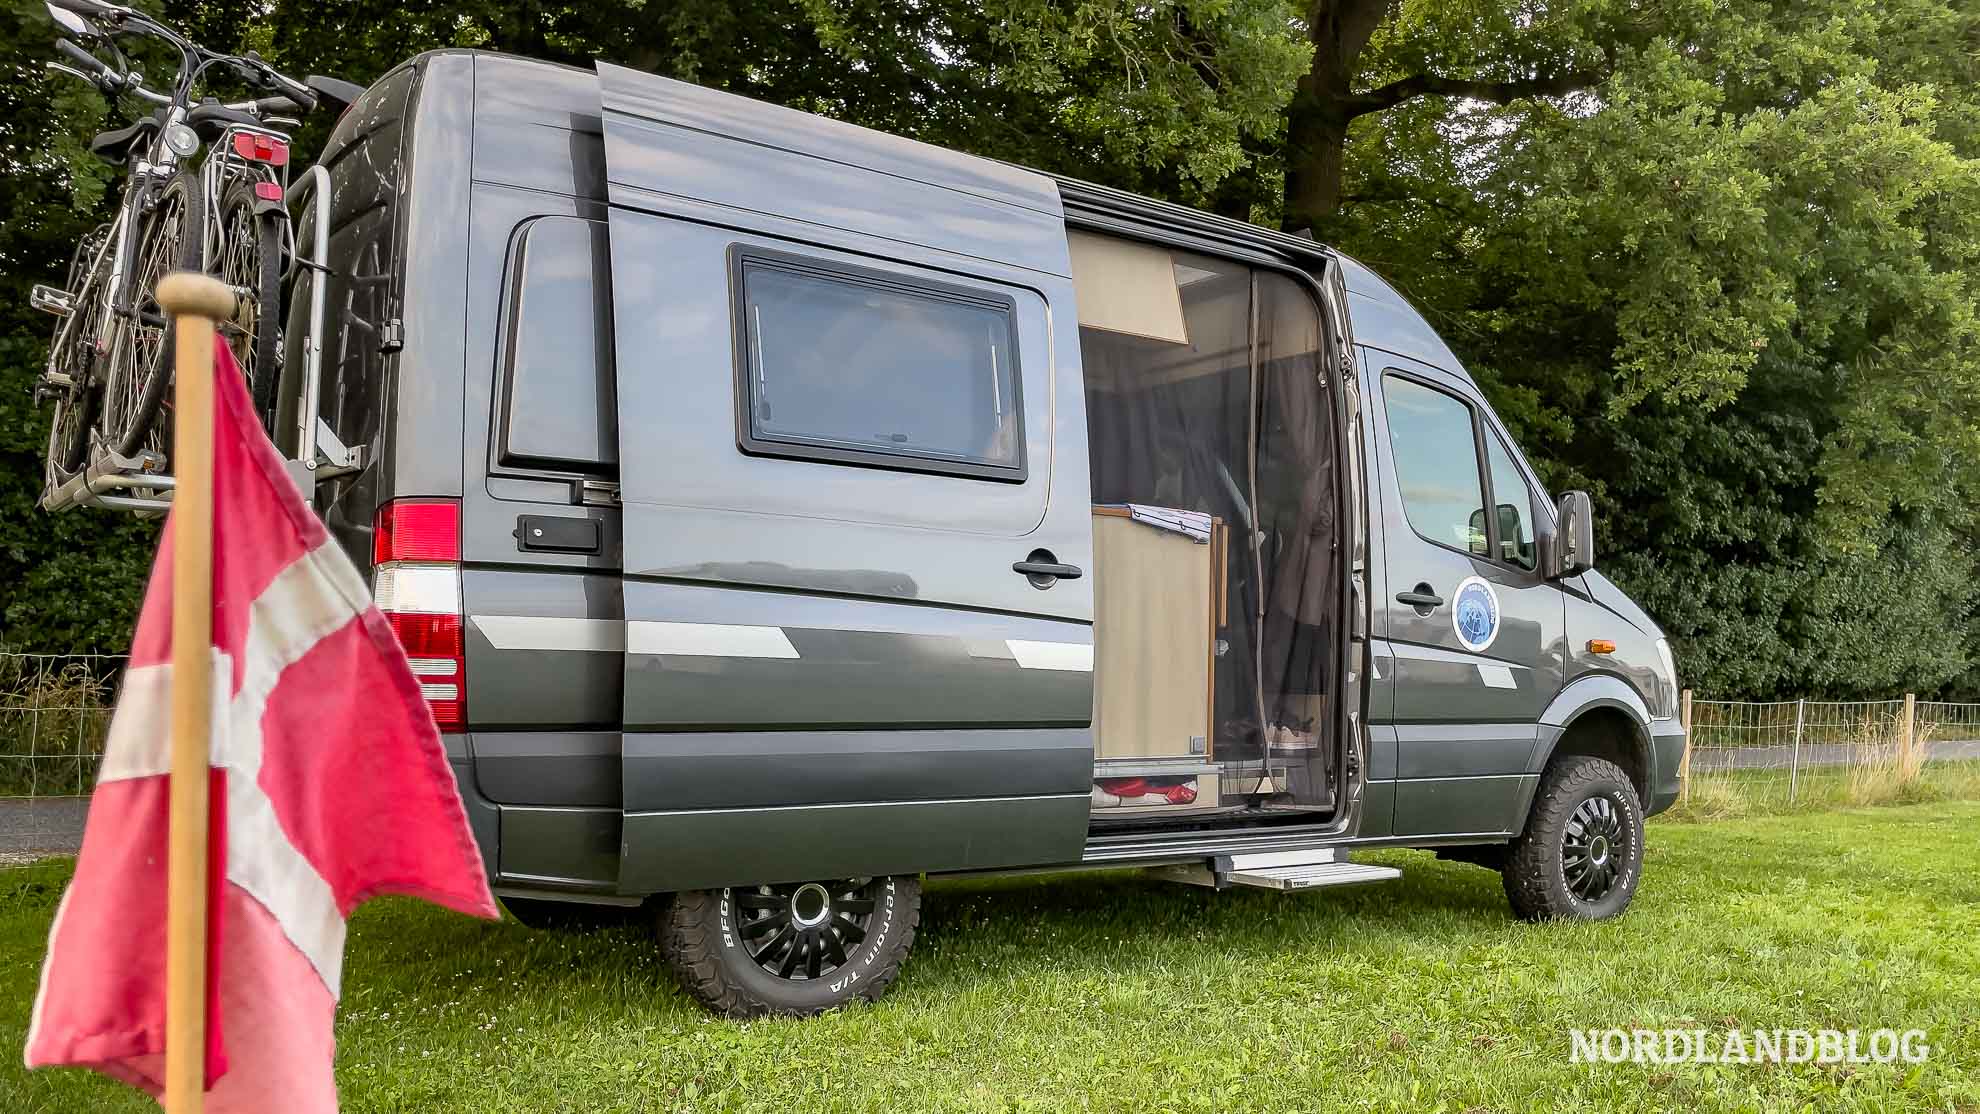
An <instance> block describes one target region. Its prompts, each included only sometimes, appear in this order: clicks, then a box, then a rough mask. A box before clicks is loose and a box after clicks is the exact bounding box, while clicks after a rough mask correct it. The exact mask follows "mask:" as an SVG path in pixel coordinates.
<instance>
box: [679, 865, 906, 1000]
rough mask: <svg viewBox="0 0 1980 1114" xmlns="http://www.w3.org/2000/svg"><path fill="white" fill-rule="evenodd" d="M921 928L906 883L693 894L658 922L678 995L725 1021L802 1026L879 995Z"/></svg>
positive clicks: (853, 882) (848, 881) (900, 879)
mask: <svg viewBox="0 0 1980 1114" xmlns="http://www.w3.org/2000/svg"><path fill="white" fill-rule="evenodd" d="M920 920H921V880H920V879H919V878H917V877H914V876H912V875H895V876H893V877H886V878H844V879H836V880H832V881H821V882H791V883H785V884H782V885H775V886H744V887H736V888H733V889H726V890H694V891H691V892H688V893H682V894H677V895H675V897H674V900H673V902H672V903H671V904H670V905H669V906H668V907H667V908H666V909H665V910H664V911H662V912H661V914H660V919H659V924H658V926H657V927H658V929H659V933H660V947H661V949H662V951H664V952H665V953H666V956H667V962H668V964H669V965H670V966H672V967H673V969H674V974H675V975H676V976H677V977H678V978H679V979H680V981H681V986H682V987H683V988H685V989H686V990H687V992H688V993H689V994H692V995H694V997H695V998H696V999H698V1000H699V1001H700V1002H701V1003H702V1004H703V1005H705V1006H707V1007H708V1008H709V1009H712V1010H714V1011H716V1012H717V1013H721V1014H725V1015H727V1016H729V1017H763V1016H766V1015H769V1014H786V1015H792V1016H808V1015H810V1014H815V1013H823V1012H824V1011H826V1010H829V1009H833V1008H835V1007H838V1006H842V1005H844V1004H846V1003H847V1002H850V1001H852V1000H853V999H855V998H863V999H865V1000H867V1001H869V1002H871V1001H874V1000H876V999H878V998H879V997H880V995H882V994H884V993H886V990H887V987H888V985H889V984H891V983H892V982H893V981H894V979H895V978H896V977H897V976H899V975H900V973H901V961H902V960H904V959H906V958H907V953H908V948H909V946H911V945H912V944H913V943H914V930H915V927H916V925H918V924H919V923H920Z"/></svg>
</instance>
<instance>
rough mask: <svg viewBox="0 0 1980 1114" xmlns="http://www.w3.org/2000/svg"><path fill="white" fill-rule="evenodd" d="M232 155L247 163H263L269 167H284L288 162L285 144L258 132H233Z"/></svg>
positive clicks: (287, 147) (286, 145)
mask: <svg viewBox="0 0 1980 1114" xmlns="http://www.w3.org/2000/svg"><path fill="white" fill-rule="evenodd" d="M234 153H235V154H237V155H239V156H240V157H242V158H244V159H246V160H248V161H249V162H265V163H267V164H268V165H270V166H285V165H287V164H288V161H289V145H288V144H287V143H285V142H283V141H282V140H279V139H277V138H275V137H274V136H272V135H261V134H260V133H258V132H235V133H234Z"/></svg>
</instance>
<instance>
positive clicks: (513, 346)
mask: <svg viewBox="0 0 1980 1114" xmlns="http://www.w3.org/2000/svg"><path fill="white" fill-rule="evenodd" d="M610 259H611V256H610V254H609V249H608V247H607V244H606V230H605V225H603V224H601V223H599V222H596V221H587V220H581V219H579V218H577V217H543V218H541V219H538V220H534V221H531V222H530V223H529V225H528V226H527V227H526V228H525V229H524V231H523V234H522V237H521V238H520V240H519V241H518V242H517V246H516V255H515V259H514V262H513V263H512V265H511V273H510V277H509V287H508V289H509V294H508V297H509V302H508V318H507V328H506V332H505V333H504V335H503V338H502V384H501V389H502V428H501V435H500V436H501V440H500V446H501V448H500V458H501V461H502V463H504V464H510V465H524V466H529V465H535V466H540V467H549V468H563V469H570V470H574V471H608V470H610V467H611V466H612V465H613V464H614V463H615V462H616V461H617V460H618V435H617V429H616V427H617V419H616V415H615V413H614V409H615V405H614V402H613V393H612V315H611V297H610V284H611V262H610Z"/></svg>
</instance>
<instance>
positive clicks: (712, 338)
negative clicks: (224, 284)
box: [277, 51, 1685, 1015]
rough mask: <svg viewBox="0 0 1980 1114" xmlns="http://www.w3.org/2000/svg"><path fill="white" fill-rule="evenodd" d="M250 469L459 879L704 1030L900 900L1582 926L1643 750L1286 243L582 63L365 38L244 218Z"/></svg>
mask: <svg viewBox="0 0 1980 1114" xmlns="http://www.w3.org/2000/svg"><path fill="white" fill-rule="evenodd" d="M298 192H300V193H303V194H306V196H303V197H301V198H300V200H299V202H298V205H299V208H298V210H297V212H298V226H297V242H298V244H299V245H300V246H301V247H300V250H301V251H302V252H303V253H304V254H305V255H310V254H315V255H317V256H318V257H319V258H318V259H317V260H316V262H318V263H320V264H321V266H319V267H300V268H296V270H295V274H296V277H295V278H294V279H293V282H292V286H291V288H290V289H289V291H288V299H289V300H288V305H289V306H290V307H291V308H290V309H289V317H288V322H287V328H286V331H285V335H286V338H287V340H286V344H287V348H286V352H285V360H284V378H283V387H282V396H281V399H280V410H279V415H278V422H277V427H278V429H277V439H278V443H280V444H281V445H282V447H283V448H284V449H285V450H287V451H288V452H289V453H290V454H291V455H295V456H297V457H298V458H299V459H301V460H305V461H307V463H308V464H309V466H310V467H309V469H308V470H309V472H310V473H312V474H311V476H310V481H311V483H312V484H313V489H314V492H315V499H316V504H317V507H318V509H319V511H320V512H321V513H322V514H323V515H324V518H325V520H326V521H327V522H328V523H329V525H330V528H331V530H332V532H333V533H334V534H335V535H336V536H337V537H338V538H339V539H340V540H341V541H342V543H343V544H345V545H346V546H347V547H348V548H349V550H350V552H351V554H352V556H353V557H354V558H356V559H357V561H358V562H359V565H360V566H361V567H362V568H365V569H367V570H369V572H370V575H371V577H372V579H373V585H374V588H375V591H376V594H377V597H378V602H379V605H380V607H381V608H382V609H384V610H385V611H386V612H387V613H388V615H389V616H390V617H391V621H392V623H393V625H394V627H395V628H396V630H397V631H398V633H399V636H400V638H401V640H402V641H403V642H404V643H405V646H406V649H407V651H408V653H409V656H410V657H411V659H412V661H413V665H414V669H415V671H416V672H417V673H418V674H419V675H420V677H421V680H422V682H423V684H424V687H425V691H426V694H427V697H428V699H429V701H430V702H431V704H432V708H433V712H434V715H435V717H436V719H437V720H438V722H439V723H440V725H441V729H442V733H443V734H444V736H445V738H446V743H447V747H448V752H449V755H450V758H451V761H452V763H453V767H454V770H455V771H456V773H457V774H458V776H459V780H460V787H461V792H462V796H463V797H464V799H465V801H466V803H467V809H468V813H469V816H470V818H471V820H472V823H473V827H474V832H475V835H476V837H477V839H478V840H479V842H480V846H481V851H482V854H483V856H484V857H485V859H486V861H487V864H488V870H489V873H490V876H491V877H492V879H493V880H494V884H495V886H496V889H497V892H498V893H499V894H500V895H502V896H503V897H504V899H505V901H507V902H508V903H509V905H510V908H511V909H512V910H513V911H515V912H516V913H517V915H518V916H520V917H522V918H523V919H525V920H531V919H533V918H534V917H536V916H539V915H543V914H546V913H550V912H553V911H555V910H556V909H557V908H558V907H559V906H560V905H562V904H564V903H573V902H584V903H602V904H607V905H615V904H616V905H626V906H634V905H645V906H647V907H649V908H651V909H652V910H653V915H654V916H655V917H656V918H657V921H658V930H659V937H660V940H661V942H662V946H663V947H664V949H665V950H666V951H667V953H668V955H669V958H670V961H671V962H672V964H673V965H674V967H675V969H676V970H677V971H678V972H679V973H680V975H681V976H682V979H683V981H684V983H685V984H686V985H687V986H688V988H689V989H690V990H691V991H692V993H694V994H695V995H696V996H697V997H698V998H700V999H701V1000H702V1001H703V1002H705V1003H707V1004H708V1005H709V1006H711V1007H713V1008H716V1009H718V1010H722V1011H725V1012H729V1013H733V1014H738V1015H751V1014H759V1013H768V1012H791V1013H806V1012H813V1011H816V1010H820V1009H825V1008H829V1007H831V1006H833V1005H836V1004H838V1003H841V1002H845V1001H847V1000H849V999H852V998H859V997H864V998H874V997H877V996H878V995H879V994H880V993H881V992H882V991H883V990H884V989H885V987H886V986H887V985H888V983H889V982H890V981H891V980H892V979H893V977H894V975H895V974H896V972H897V971H898V968H899V964H900V962H901V960H902V958H903V956H904V955H905V953H906V951H907V949H908V946H909V943H910V942H911V940H912V937H913V934H914V929H915V925H916V921H917V918H918V910H919V895H920V879H921V878H922V877H923V876H925V875H943V874H960V873H967V872H986V871H1011V870H1036V869H1079V868H1095V867H1106V868H1121V867H1145V868H1150V869H1153V870H1156V871H1158V872H1160V873H1162V874H1164V875H1166V876H1168V877H1170V878H1173V879H1175V880H1177V881H1180V882H1187V883H1196V884H1201V885H1207V886H1214V887H1220V888H1221V887H1225V886H1230V885H1252V886H1264V887H1272V888H1279V889H1298V888H1304V887H1309V886H1325V885H1331V884H1339V883H1349V882H1367V881H1376V880H1380V879H1383V878H1386V877H1390V876H1393V875H1394V874H1395V873H1396V872H1395V871H1394V870H1392V869H1390V868H1386V867H1380V866H1374V865H1370V864H1363V863H1355V862H1353V861H1351V859H1350V855H1351V854H1352V853H1353V852H1354V851H1355V850H1357V849H1361V848H1371V847H1418V848H1432V849H1436V851H1437V853H1438V854H1440V855H1443V856H1445V857H1449V858H1456V859H1462V860H1466V861H1470V862H1475V863H1478V864H1480V865H1483V866H1487V867H1490V868H1492V869H1495V870H1499V871H1502V872H1503V874H1504V878H1505V889H1506V893H1507V895H1508V897H1509V898H1510V900H1511V903H1512V907H1513V910H1514V912H1515V913H1517V914H1518V915H1520V916H1522V917H1527V918H1550V917H1569V918H1600V917H1607V916H1613V915H1615V914H1617V913H1619V912H1621V911H1622V910H1623V908H1624V907H1625V906H1626V905H1627V904H1628V902H1629V900H1630V897H1631V895H1632V894H1633V892H1634V890H1635V888H1636V885H1637V882H1638V878H1639V874H1640V871H1641V868H1642V863H1643V838H1644V831H1643V821H1644V817H1645V816H1647V815H1649V814H1652V813H1655V812H1657V811H1659V810H1661V809H1663V808H1666V807H1668V806H1669V805H1670V804H1671V802H1672V801H1673V799H1674V798H1675V797H1676V795H1677V789H1678V781H1677V778H1678V769H1679V760H1680V758H1681V756H1682V753H1683V750H1684V746H1685V739H1684V735H1683V732H1682V729H1681V728H1680V726H1679V721H1678V719H1677V703H1678V686H1677V680H1676V677H1675V670H1674V667H1673V665H1672V662H1671V657H1670V653H1669V649H1668V647H1667V646H1666V645H1665V643H1664V641H1663V639H1662V637H1661V634H1660V632H1659V630H1658V628H1657V625H1656V624H1655V623H1654V622H1653V621H1652V620H1651V619H1650V618H1649V616H1647V615H1645V614H1644V613H1643V611H1642V610H1641V609H1639V608H1638V607H1637V606H1636V605H1634V604H1633V603H1631V602H1630V600H1629V599H1628V598H1627V597H1625V596H1624V595H1623V594H1622V593H1621V592H1620V591H1618V590H1617V589H1616V588H1615V586H1614V585H1612V584H1611V583H1609V582H1608V581H1607V580H1605V579H1603V577H1602V576H1601V575H1600V574H1599V573H1597V572H1596V571H1594V568H1593V554H1592V533H1591V527H1590V516H1591V508H1590V506H1589V501H1588V498H1587V497H1586V496H1585V495H1582V494H1580V493H1572V492H1571V493H1568V494H1566V495H1564V496H1562V497H1561V498H1559V499H1558V500H1555V499H1553V498H1551V497H1549V496H1548V495H1547V493H1546V492H1545V491H1544V489H1543V488H1542V486H1541V484H1540V483H1539V481H1538V479H1537V478H1536V477H1535V476H1534V474H1533V472H1532V470H1531V469H1530V468H1528V467H1527V465H1526V462H1525V460H1524V459H1523V457H1522V456H1521V454H1520V451H1519V449H1518V447H1517V446H1516V445H1514V444H1513V442H1512V439H1511V438H1510V437H1508V436H1507V434H1506V431H1505V429H1504V427H1503V425H1502V424H1501V423H1500V421H1499V420H1498V418H1497V417H1496V416H1494V414H1493V412H1492V410H1491V407H1490V406H1488V405H1487V404H1486V402H1485V399H1484V398H1483V396H1482V395H1481V394H1480V393H1479V390H1478V388H1477V386H1476V385H1475V384H1474V383H1473V382H1472V380H1471V379H1470V377H1468V376H1467V375H1466V374H1465V371H1464V368H1463V367H1462V365H1461V364H1460V363H1459V362H1458V360H1457V359H1456V358H1455V357H1454V356H1453V355H1452V354H1451V351H1450V350H1449V349H1448V348H1447V347H1446V346H1445V345H1444V343H1443V342H1442V341H1441V340H1439V339H1438V337H1437V334H1436V333H1435V332H1434V331H1433V330H1432V329H1431V328H1430V326H1429V325H1428V324H1427V323H1426V322H1425V321H1424V319H1423V318H1422V316H1420V315H1419V314H1418V313H1417V312H1416V311H1415V310H1413V309H1412V308H1411V307H1410V306H1409V304H1408V303H1407V302H1406V301H1405V300H1404V299H1403V298H1402V297H1400V296H1399V295H1398V294H1397V293H1396V291H1395V290H1394V289H1392V288H1391V287H1390V286H1388V285H1387V284H1386V283H1384V282H1383V281H1382V280H1381V279H1380V278H1378V277H1377V276H1376V275H1375V274H1374V273H1373V272H1371V271H1370V270H1368V269H1367V268H1366V267H1364V266H1362V265H1361V264H1359V263H1357V262H1355V261H1354V260H1352V259H1349V258H1347V257H1346V256H1343V255H1341V254H1340V253H1338V252H1336V251H1333V250H1331V249H1329V248H1327V247H1325V246H1323V245H1321V244H1317V243H1314V242H1312V241H1310V240H1305V239H1300V238H1296V237H1291V236H1285V235H1280V234H1278V233H1274V232H1270V231H1266V230H1263V229H1260V228H1256V227H1252V226H1249V225H1245V224H1241V223H1237V222H1234V221H1230V220H1225V219H1222V218H1218V217H1215V216H1211V215H1207V214H1204V213H1201V212H1196V211H1193V210H1189V209H1185V208H1180V207H1177V206H1174V205H1169V204H1164V203H1161V202H1157V201H1151V200H1148V199H1146V198H1141V197H1136V196H1132V195H1129V194H1126V193H1121V192H1118V191H1115V190H1111V189H1106V188H1103V187H1099V186H1094V185H1091V184H1087V183H1084V182H1078V181H1071V180H1065V179H1060V178H1055V177H1052V176H1050V175H1046V174H1040V173H1036V172H1033V171H1030V170H1025V169H1021V168H1018V167H1014V166H1008V165H1004V164H1001V163H997V162H992V161H988V160H984V159H980V158H974V157H971V156H967V155H962V154H958V153H955V152H952V151H947V150H942V149H939V148H935V147H930V146H927V145H924V144H921V143H916V142H911V141H908V140H905V139H901V138H898V137H895V136H890V135H885V134H881V133H877V132H873V131H868V130H865V129H862V128H858V127H853V126H849V125H846V124H843V123H839V122H835V121H832V120H828V119H823V118H820V117H817V116H812V115H808V114H805V113H802V112H797V111H792V110H789V109H785V108H779V107H773V106H770V105H765V104H760V103H757V102H754V101H750V100H747V99H743V98H740V97H736V96H732V95H728V94H725V93H720V92H715V91H711V90H708V89H704V88H700V87H697V86H694V85H688V84H683V83H680V82H676V81H670V80H664V79H661V78H657V77H653V76H650V75H647V74H643V73H638V72H635V71H632V70H628V69H622V68H620V67H617V66H611V65H604V64H601V65H599V66H598V67H597V68H596V70H595V71H585V70H577V69H571V68H565V67H560V66H554V65H549V64H544V63H539V62H533V61H528V60H523V59H518V58H513V57H505V56H500V55H494V54H485V53H473V52H459V51H446V52H439V53H432V54H426V55H422V56H420V57H418V58H416V59H414V60H412V61H411V62H408V63H406V64H405V65H403V66H401V67H400V68H398V69H396V70H394V71H392V72H391V73H389V74H387V75H386V76H385V77H383V78H382V79H380V80H379V81H378V82H377V83H376V84H374V85H373V86H372V87H371V88H370V89H369V90H368V91H367V92H366V93H365V95H364V96H363V97H362V99H361V100H360V101H359V102H358V103H357V104H356V105H355V106H354V107H353V108H352V109H351V110H350V111H348V112H347V113H346V114H345V115H344V117H343V119H342V120H341V121H340V122H339V123H338V125H337V127H336V130H335V132H334V134H333V135H332V137H331V138H330V140H329V142H328V145H327V147H326V149H325V152H324V155H323V158H322V160H321V163H320V170H319V171H313V172H311V174H310V175H309V176H308V177H307V178H306V179H305V181H304V183H303V184H302V186H300V187H299V191H298Z"/></svg>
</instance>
